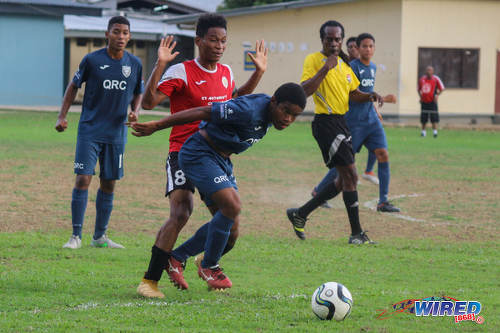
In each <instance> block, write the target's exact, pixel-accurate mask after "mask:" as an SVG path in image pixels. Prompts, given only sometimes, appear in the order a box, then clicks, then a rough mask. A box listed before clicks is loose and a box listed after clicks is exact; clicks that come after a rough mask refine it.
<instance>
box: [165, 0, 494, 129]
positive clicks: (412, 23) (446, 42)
mask: <svg viewBox="0 0 500 333" xmlns="http://www.w3.org/2000/svg"><path fill="white" fill-rule="evenodd" d="M221 13H222V14H224V15H225V16H226V17H227V19H228V25H229V26H228V48H227V50H226V52H225V53H224V58H223V59H222V61H223V62H225V63H228V64H229V65H231V67H232V69H233V71H234V74H235V78H236V79H237V82H241V81H242V80H244V79H245V78H246V77H248V72H247V71H248V70H252V66H251V64H249V63H248V61H246V60H248V59H247V58H246V52H248V51H249V50H251V49H252V48H253V46H254V44H255V40H256V39H261V38H263V39H265V40H266V41H267V45H268V47H269V49H270V56H269V65H268V71H267V72H266V74H265V76H264V78H263V80H262V81H261V83H260V84H259V86H258V87H257V91H260V92H265V93H268V94H270V93H272V92H273V89H274V88H275V87H277V86H278V85H279V84H280V83H283V82H286V81H295V82H297V81H298V80H300V75H301V72H302V64H303V60H304V57H305V56H306V55H307V54H308V53H311V52H315V51H319V50H320V49H321V42H320V38H319V28H320V26H321V24H322V23H323V22H325V21H327V20H337V21H340V22H341V23H342V24H343V25H344V27H345V30H346V38H347V37H349V36H356V35H358V34H360V33H362V32H370V33H371V34H373V35H374V36H375V39H376V48H377V51H376V53H375V57H374V62H375V63H377V65H378V70H377V81H376V87H375V88H376V90H377V91H379V92H380V93H381V94H387V93H396V94H397V96H398V101H399V102H398V104H396V105H386V106H384V108H383V109H382V112H383V114H385V115H386V116H387V117H386V118H390V117H396V118H398V119H401V118H406V117H415V116H416V115H418V114H419V112H420V105H419V97H418V93H417V80H418V78H419V76H421V75H422V74H423V69H424V68H425V67H426V66H427V65H433V66H434V67H435V72H436V74H437V75H439V76H440V77H441V78H442V79H443V81H444V84H445V86H446V88H447V90H446V91H445V93H443V94H442V95H441V96H440V100H439V107H440V114H441V115H442V118H444V119H442V120H444V121H446V118H448V117H453V118H454V119H457V118H460V117H461V118H463V119H468V120H469V121H470V120H472V121H479V120H481V119H486V120H487V121H490V120H491V119H495V115H496V116H497V117H496V119H498V117H500V86H499V84H500V69H498V68H499V65H500V53H499V49H500V20H499V19H498V14H499V13H500V1H492V0H440V1H434V0H310V1H295V2H287V3H277V4H272V5H265V6H257V7H248V8H240V9H234V10H228V11H223V12H221ZM198 16H199V15H198V14H191V15H185V16H179V17H174V18H167V19H166V20H165V21H164V22H166V23H168V24H183V25H185V24H186V23H190V22H191V23H192V22H195V21H196V19H197V17H198ZM344 50H345V47H344ZM496 69H497V70H496ZM312 108H313V105H312V100H310V101H309V103H308V106H307V109H308V110H312Z"/></svg>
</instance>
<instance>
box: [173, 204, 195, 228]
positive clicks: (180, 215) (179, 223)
mask: <svg viewBox="0 0 500 333" xmlns="http://www.w3.org/2000/svg"><path fill="white" fill-rule="evenodd" d="M190 216H191V212H190V211H189V210H188V209H179V210H176V211H175V212H172V213H171V214H170V220H171V221H172V222H173V224H174V225H175V226H176V228H177V229H178V230H179V231H180V229H182V228H183V227H184V226H185V225H186V223H187V221H188V220H189V217H190Z"/></svg>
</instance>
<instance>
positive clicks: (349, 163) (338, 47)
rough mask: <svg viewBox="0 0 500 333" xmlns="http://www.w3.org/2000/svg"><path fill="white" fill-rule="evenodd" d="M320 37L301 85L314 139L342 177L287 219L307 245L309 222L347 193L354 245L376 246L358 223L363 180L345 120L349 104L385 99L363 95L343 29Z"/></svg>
mask: <svg viewBox="0 0 500 333" xmlns="http://www.w3.org/2000/svg"><path fill="white" fill-rule="evenodd" d="M319 35H320V38H321V43H322V45H323V49H322V51H321V52H316V53H312V54H309V55H308V56H307V57H306V59H305V60H304V69H303V72H302V78H301V83H302V87H303V88H304V90H305V92H306V94H307V96H310V95H313V99H314V104H315V110H314V113H315V115H314V120H313V122H312V132H313V136H314V138H315V139H316V141H317V142H318V145H319V148H320V149H321V153H322V154H323V160H324V161H325V164H326V166H327V167H328V168H330V169H331V168H334V167H335V168H336V169H337V171H338V174H339V175H338V177H337V178H336V179H335V182H333V183H331V184H328V186H326V187H325V188H324V189H323V190H322V191H320V192H319V193H317V195H316V196H314V197H313V198H312V199H311V200H309V201H308V202H306V203H305V204H304V205H303V206H301V207H299V208H290V209H287V211H286V213H287V216H288V219H289V220H290V222H291V223H292V225H293V228H294V231H295V234H296V235H297V237H299V238H300V239H302V240H304V239H305V234H304V226H305V224H306V221H307V216H308V215H309V214H310V213H311V212H312V211H313V210H314V209H316V208H317V207H319V206H320V205H321V204H322V203H323V202H325V201H326V200H330V199H332V198H333V197H335V196H336V195H337V194H339V193H340V192H342V196H343V199H344V203H345V206H346V209H347V215H348V216H349V222H350V224H351V236H350V237H349V244H366V243H368V244H373V243H374V242H373V241H371V240H370V239H369V238H368V236H367V235H366V233H365V232H364V231H363V230H362V229H361V225H360V223H359V208H358V206H359V203H358V192H357V190H356V184H357V182H358V175H357V173H356V166H355V165H354V153H353V151H352V145H351V134H350V132H349V129H348V127H347V125H346V122H345V120H344V114H345V113H346V112H347V111H348V110H349V100H352V101H354V102H359V103H364V102H375V101H376V102H378V103H379V105H382V104H383V99H382V97H381V96H380V95H379V94H377V93H375V92H372V93H369V94H368V93H364V92H361V91H360V90H359V89H358V86H359V81H358V79H357V77H356V75H355V74H354V72H353V71H352V69H351V67H350V66H349V60H348V57H347V55H346V54H345V53H344V52H343V51H342V42H343V40H344V27H343V26H342V24H340V23H339V22H337V21H327V22H325V23H323V25H322V26H321V28H320V30H319Z"/></svg>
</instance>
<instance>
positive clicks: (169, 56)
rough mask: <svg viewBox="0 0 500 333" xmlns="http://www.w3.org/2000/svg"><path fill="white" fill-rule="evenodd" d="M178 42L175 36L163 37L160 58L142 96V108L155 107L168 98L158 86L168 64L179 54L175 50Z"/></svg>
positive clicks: (159, 50) (149, 108) (159, 52)
mask: <svg viewBox="0 0 500 333" xmlns="http://www.w3.org/2000/svg"><path fill="white" fill-rule="evenodd" d="M176 44H177V42H175V41H174V36H167V37H166V38H162V39H161V42H160V46H159V47H158V60H157V61H156V65H155V67H154V68H153V72H152V73H151V76H150V77H149V80H148V83H147V84H146V89H145V91H144V96H143V98H142V108H143V109H145V110H151V109H153V108H154V107H155V106H157V105H158V104H159V103H161V102H162V101H163V100H164V99H165V98H167V96H166V95H165V94H164V93H162V92H161V91H159V90H158V89H157V87H158V82H160V79H161V77H162V75H163V72H165V69H166V68H167V65H168V64H169V63H170V62H171V61H172V60H174V59H175V57H177V55H178V54H179V52H177V51H176V52H173V50H174V48H175V45H176Z"/></svg>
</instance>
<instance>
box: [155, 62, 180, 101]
mask: <svg viewBox="0 0 500 333" xmlns="http://www.w3.org/2000/svg"><path fill="white" fill-rule="evenodd" d="M186 86H187V74H186V68H185V67H184V64H182V63H181V64H176V65H173V66H170V67H169V68H168V69H167V70H166V72H165V73H164V74H163V76H162V78H161V80H160V82H158V87H157V89H158V90H159V91H161V92H162V93H164V94H165V95H167V96H171V95H172V94H173V93H174V92H179V91H181V90H182V89H184V88H185V87H186Z"/></svg>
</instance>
